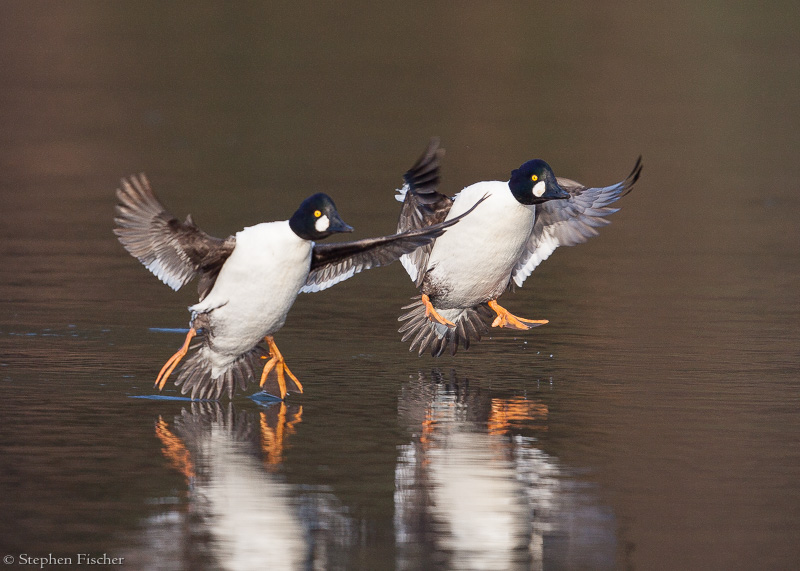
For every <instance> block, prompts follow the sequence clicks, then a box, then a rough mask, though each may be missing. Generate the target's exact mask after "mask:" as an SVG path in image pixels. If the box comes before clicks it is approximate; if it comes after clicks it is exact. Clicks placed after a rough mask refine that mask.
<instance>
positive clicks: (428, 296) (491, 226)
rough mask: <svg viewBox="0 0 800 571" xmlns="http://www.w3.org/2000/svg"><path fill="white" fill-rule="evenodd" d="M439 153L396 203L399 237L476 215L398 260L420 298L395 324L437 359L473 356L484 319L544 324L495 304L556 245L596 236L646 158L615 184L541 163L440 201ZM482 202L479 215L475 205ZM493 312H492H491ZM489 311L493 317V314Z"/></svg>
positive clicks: (433, 150)
mask: <svg viewBox="0 0 800 571" xmlns="http://www.w3.org/2000/svg"><path fill="white" fill-rule="evenodd" d="M443 154H444V150H443V149H440V148H439V141H438V139H432V140H431V143H430V145H429V146H428V149H427V150H426V151H425V153H424V154H423V155H422V156H421V157H420V158H419V160H418V161H417V162H416V163H415V164H414V166H413V167H412V168H411V169H410V170H409V171H408V172H406V174H405V176H404V182H405V184H404V185H403V188H401V189H400V190H399V191H398V195H397V196H396V197H395V198H397V200H398V201H400V202H402V203H403V206H402V209H401V212H400V220H399V222H398V225H397V230H398V232H403V231H408V230H412V229H420V228H425V227H426V226H428V225H432V224H437V223H441V222H443V221H446V220H451V219H453V218H455V217H458V216H461V215H463V214H464V213H465V212H466V211H468V210H470V209H472V208H474V209H475V211H474V212H473V213H471V214H470V215H469V216H467V217H465V218H464V220H463V221H462V222H461V223H460V224H459V225H458V226H457V227H456V228H453V229H452V230H450V231H448V232H447V233H446V234H444V235H442V236H441V237H438V238H437V239H436V240H434V241H433V242H432V243H431V244H429V245H427V246H425V247H422V248H419V249H418V250H416V251H414V252H412V253H410V254H407V255H405V256H403V257H402V258H401V262H402V264H403V267H404V268H405V269H406V271H407V272H408V274H409V276H410V277H411V279H412V280H413V281H414V283H415V285H416V286H417V288H418V289H419V291H420V294H421V295H420V296H419V298H415V299H417V301H415V302H414V303H412V304H411V305H408V306H406V307H404V308H403V309H410V311H409V312H408V313H406V314H404V315H402V316H401V317H400V318H399V320H400V321H405V322H406V323H405V324H403V326H402V327H401V328H400V332H401V333H403V334H404V335H403V338H402V339H403V341H409V340H411V347H410V349H411V350H413V349H414V348H415V347H418V348H419V354H420V355H421V354H422V353H423V352H424V351H426V350H427V349H428V348H430V350H431V354H432V355H433V356H439V355H441V354H442V353H443V352H444V350H445V349H446V348H447V346H448V345H450V352H451V354H454V353H455V352H456V350H457V349H458V346H459V345H462V346H463V347H464V349H467V348H469V344H470V341H471V340H480V338H481V335H482V334H485V333H486V332H487V331H488V328H487V327H486V324H485V323H484V321H483V319H484V318H487V317H491V316H492V315H494V320H493V321H492V327H508V328H511V329H529V328H531V327H535V326H537V325H542V324H545V323H547V320H534V319H524V318H522V317H517V316H516V315H513V314H512V313H511V312H509V311H508V310H507V309H505V308H503V307H502V306H500V304H498V302H497V298H498V297H500V295H501V294H502V293H503V292H504V291H505V290H506V289H508V288H514V287H515V286H516V287H519V286H522V284H523V283H524V282H525V279H526V278H527V277H528V276H529V275H531V273H532V272H533V270H534V269H535V268H536V266H538V265H539V264H540V263H541V262H542V261H544V260H546V259H547V258H548V257H549V256H550V254H552V253H553V251H554V250H555V249H556V248H558V247H559V246H573V245H575V244H580V243H582V242H585V241H586V240H587V239H588V238H590V237H592V236H595V235H597V230H596V228H597V227H599V226H604V225H606V224H608V223H609V221H608V220H607V219H606V218H605V217H606V216H608V215H609V214H612V213H614V212H616V211H617V210H618V209H617V208H611V207H609V205H610V204H612V203H613V202H615V201H617V200H618V199H619V198H620V197H622V196H624V195H625V194H627V193H628V192H630V190H631V189H632V188H633V185H634V183H635V182H636V181H637V180H638V178H639V175H640V174H641V171H642V158H641V157H639V159H638V160H637V161H636V165H635V166H634V168H633V171H632V172H631V174H630V175H628V177H627V178H626V179H625V180H623V181H622V182H619V183H617V184H614V185H611V186H606V187H598V188H588V187H585V186H583V185H582V184H580V183H577V182H575V181H573V180H569V179H566V178H559V177H556V176H555V175H554V174H553V170H552V169H551V168H550V166H549V165H548V164H547V163H546V162H544V161H543V160H540V159H534V160H531V161H527V162H526V163H524V164H523V165H521V166H520V167H519V168H518V169H514V170H513V171H512V172H511V177H510V179H509V180H508V181H507V182H502V181H489V182H479V183H476V184H473V185H471V186H468V187H466V188H464V189H463V190H462V191H461V192H459V193H458V194H457V195H456V196H454V197H453V198H450V197H447V196H445V195H443V194H440V193H439V192H438V190H437V187H438V183H439V162H440V160H441V157H442V156H443ZM478 200H482V203H481V204H480V205H478V206H477V207H476V202H478ZM489 310H491V311H489ZM492 312H493V313H492Z"/></svg>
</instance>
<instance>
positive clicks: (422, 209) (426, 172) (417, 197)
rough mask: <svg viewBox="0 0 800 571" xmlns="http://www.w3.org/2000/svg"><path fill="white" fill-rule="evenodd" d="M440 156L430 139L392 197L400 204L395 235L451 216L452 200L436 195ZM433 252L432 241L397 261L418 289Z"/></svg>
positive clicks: (441, 150)
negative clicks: (401, 205)
mask: <svg viewBox="0 0 800 571" xmlns="http://www.w3.org/2000/svg"><path fill="white" fill-rule="evenodd" d="M443 156H444V149H442V148H440V147H439V139H438V138H437V137H433V138H432V139H431V140H430V143H428V148H427V149H425V152H424V153H423V154H422V156H421V157H420V158H419V159H417V162H415V163H414V165H413V166H412V167H411V168H410V169H409V170H408V171H406V173H405V174H404V175H403V188H401V189H400V190H398V191H397V192H398V194H397V195H396V196H395V198H396V199H397V200H398V201H400V202H402V203H403V208H402V209H401V210H400V219H399V220H398V222H397V231H398V232H406V231H408V230H417V229H420V228H426V227H428V226H431V225H433V224H438V223H440V222H442V221H443V220H444V219H445V218H446V217H447V213H448V212H450V207H451V206H453V199H452V198H450V197H448V196H445V195H444V194H441V193H440V192H438V191H437V188H438V186H439V178H440V174H439V162H440V161H441V159H442V157H443ZM432 248H433V241H431V242H430V243H429V244H427V245H426V246H423V247H421V248H417V249H416V250H414V251H413V252H411V253H410V254H407V255H404V256H403V257H402V258H401V259H400V262H401V263H402V264H403V267H404V268H405V270H406V272H408V275H409V276H410V277H411V279H412V280H413V281H414V282H415V283H416V284H417V285H419V284H420V283H421V281H422V277H423V276H424V275H425V270H426V269H427V267H428V258H429V256H430V253H431V249H432Z"/></svg>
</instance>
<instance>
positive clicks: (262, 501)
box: [127, 371, 617, 570]
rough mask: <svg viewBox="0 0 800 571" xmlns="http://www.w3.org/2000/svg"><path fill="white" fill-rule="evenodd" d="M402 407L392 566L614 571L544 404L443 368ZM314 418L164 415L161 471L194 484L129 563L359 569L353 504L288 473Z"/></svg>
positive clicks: (188, 410)
mask: <svg viewBox="0 0 800 571" xmlns="http://www.w3.org/2000/svg"><path fill="white" fill-rule="evenodd" d="M248 404H249V403H248ZM397 407H398V418H399V422H400V424H401V426H402V428H403V429H404V431H405V433H406V435H407V436H406V437H405V438H404V440H405V442H404V443H401V444H400V445H399V446H398V447H397V456H396V459H395V464H394V484H395V486H394V491H393V496H392V497H393V503H394V517H393V526H394V531H393V535H392V536H391V537H392V539H391V540H390V541H393V542H394V546H393V547H391V546H390V545H381V546H380V550H381V551H382V552H383V553H389V552H392V553H394V564H393V565H387V567H392V566H393V567H395V568H397V569H429V568H449V569H503V570H506V569H531V568H532V569H541V568H545V567H549V566H552V565H555V566H557V567H567V568H575V567H591V568H593V569H603V568H612V567H613V566H614V557H615V550H616V544H617V542H616V536H615V533H616V522H615V518H614V517H613V515H612V514H611V512H610V510H609V509H608V508H606V507H604V506H603V505H601V504H600V503H599V502H598V500H597V499H596V497H595V493H594V489H595V487H594V486H593V485H591V483H583V484H582V483H580V478H579V477H576V475H575V473H576V471H575V470H573V469H571V468H568V467H566V466H565V465H564V464H563V463H562V462H561V461H559V459H558V458H557V457H555V456H553V455H552V454H550V453H548V452H546V451H545V450H543V449H542V446H541V444H540V441H539V438H540V437H541V436H542V435H544V434H546V433H547V431H548V414H549V411H548V405H547V404H546V403H545V402H543V401H541V400H539V399H536V398H531V397H528V396H526V395H524V394H519V393H514V394H508V393H501V392H498V391H493V390H490V389H486V388H483V387H481V386H478V384H475V383H470V381H469V380H468V379H463V378H459V377H458V375H457V374H456V373H455V372H454V371H451V372H450V373H449V374H448V375H447V378H445V377H444V376H443V375H442V374H441V373H439V372H438V371H434V372H433V373H431V374H430V375H426V374H422V373H420V374H419V375H418V377H417V378H416V379H414V380H412V381H409V382H406V383H405V384H404V385H403V386H402V389H401V391H400V392H399V398H398V403H397ZM304 422H308V419H304V415H303V407H302V406H298V405H292V404H286V403H284V402H280V403H271V404H269V405H249V406H245V405H241V404H238V403H237V404H234V403H233V402H228V403H226V404H224V405H223V404H220V403H211V402H192V403H188V404H187V405H186V406H185V407H184V408H183V409H182V410H181V411H180V413H179V414H177V415H175V417H174V418H172V419H168V418H165V417H164V416H163V415H158V416H157V417H156V418H155V423H154V424H155V429H154V434H155V438H156V439H157V441H158V443H159V446H160V449H161V453H162V455H163V457H164V460H165V462H164V469H165V470H167V471H169V470H174V471H177V472H178V473H180V474H181V475H182V476H183V486H185V488H184V489H183V490H181V491H178V492H177V493H174V494H173V495H172V496H164V497H159V498H155V499H153V500H152V503H153V505H155V506H158V507H159V508H161V509H160V511H158V512H157V513H156V514H155V515H153V516H151V517H150V518H148V519H147V520H146V521H145V522H143V528H144V531H143V532H142V535H141V537H140V544H142V547H141V548H140V549H139V550H137V551H136V552H135V553H132V554H129V555H128V559H127V561H129V562H130V563H131V564H132V565H135V566H136V567H145V568H146V567H156V568H164V567H165V566H167V567H170V566H171V567H174V568H223V569H237V570H238V569H263V568H264V565H265V562H269V568H274V569H309V568H314V569H349V568H353V565H356V566H358V562H359V561H361V557H362V556H363V553H364V549H365V547H367V545H368V544H369V543H370V541H373V540H371V539H370V537H371V536H370V534H369V533H368V532H367V531H366V530H365V529H363V526H364V523H365V522H364V520H363V519H361V518H360V517H359V516H356V515H354V514H355V512H354V510H353V508H354V506H351V505H346V503H345V502H342V500H341V499H340V497H339V495H338V492H334V491H333V488H331V487H329V486H326V485H322V484H316V483H314V478H313V476H312V477H309V476H308V475H306V476H305V477H303V478H301V479H300V480H299V481H296V480H294V479H290V478H289V477H288V476H287V474H288V472H287V470H286V466H285V465H286V463H287V462H289V461H290V458H291V454H290V450H291V448H292V443H293V441H294V440H298V441H299V439H300V436H301V435H300V428H301V424H302V423H304ZM341 429H342V430H343V431H345V432H346V431H347V425H346V423H345V425H343V426H342V427H341ZM331 445H334V446H335V444H334V443H333V442H332V443H331ZM345 453H350V454H354V453H355V452H354V451H353V450H347V451H345ZM312 461H313V460H312ZM319 467H320V466H318V467H317V469H318V468H319ZM312 468H313V467H312ZM313 472H314V470H313V469H312V470H311V472H309V474H313ZM351 478H352V479H353V481H358V479H359V474H352V476H351ZM373 547H375V546H373Z"/></svg>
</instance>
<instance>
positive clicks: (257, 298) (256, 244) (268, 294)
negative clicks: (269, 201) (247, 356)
mask: <svg viewBox="0 0 800 571" xmlns="http://www.w3.org/2000/svg"><path fill="white" fill-rule="evenodd" d="M312 244H313V243H312V242H310V241H308V240H303V239H302V238H300V237H298V236H297V235H296V234H295V233H294V232H292V230H291V228H289V222H288V221H282V222H266V223H264V224H258V225H256V226H251V227H249V228H245V229H244V230H242V231H241V232H238V233H237V234H236V247H235V248H234V250H233V252H232V253H231V255H230V257H229V258H228V260H227V261H226V262H225V265H224V266H223V267H222V270H221V271H220V273H219V276H218V277H217V281H216V283H215V284H214V288H213V289H212V290H211V292H210V293H209V294H208V297H206V298H205V299H204V300H203V301H201V302H200V303H198V304H196V305H193V306H192V307H190V308H189V310H190V311H193V312H198V313H208V312H210V317H211V325H212V327H213V329H214V344H213V350H214V356H213V358H211V359H210V360H211V363H212V372H211V375H212V377H214V378H217V377H218V376H219V375H220V374H222V373H223V372H224V371H225V370H226V369H227V367H228V365H230V363H231V362H233V360H234V359H235V358H236V357H237V356H239V355H240V354H242V353H244V352H245V351H248V350H250V349H251V348H252V347H253V346H254V345H255V344H256V343H258V342H259V341H260V340H261V339H263V338H264V336H266V335H270V334H272V333H274V332H275V331H277V330H278V329H280V328H281V327H282V326H283V323H284V321H286V315H287V314H288V313H289V309H290V308H291V307H292V304H293V303H294V300H295V298H296V297H297V294H298V293H299V291H300V287H301V286H302V285H303V284H304V283H305V280H306V277H307V276H308V271H309V267H310V263H311V248H312Z"/></svg>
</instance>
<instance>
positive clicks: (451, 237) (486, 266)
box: [426, 181, 535, 308]
mask: <svg viewBox="0 0 800 571" xmlns="http://www.w3.org/2000/svg"><path fill="white" fill-rule="evenodd" d="M484 195H487V198H486V200H484V201H483V202H482V203H481V204H480V205H478V207H477V208H476V209H475V210H474V211H473V212H472V213H470V214H469V215H467V216H466V217H465V218H464V219H463V220H461V221H460V222H459V223H458V224H456V225H455V226H453V227H452V228H450V229H448V231H447V232H445V233H444V234H443V235H442V236H440V237H439V238H437V239H436V242H435V243H434V246H433V249H432V250H431V255H430V259H429V260H428V268H430V270H429V274H428V275H429V279H430V281H431V282H432V283H433V284H435V285H437V286H439V287H440V288H441V289H442V290H443V291H447V292H448V294H447V295H446V296H445V297H446V299H444V300H443V303H442V305H441V308H447V307H472V306H474V305H477V304H479V303H482V302H484V301H486V300H487V299H491V298H493V297H497V296H499V295H500V294H501V293H502V292H503V291H504V290H505V288H506V285H507V284H508V280H509V278H510V277H511V271H512V270H513V269H514V266H515V265H516V263H517V261H518V260H519V258H520V256H521V255H522V253H523V252H524V251H525V245H526V244H527V242H528V240H529V239H530V236H531V232H532V230H533V222H534V217H535V207H534V206H525V205H522V204H520V203H519V202H517V201H516V200H515V199H514V196H513V195H512V194H511V192H510V191H509V189H508V183H505V182H497V181H493V182H479V183H477V184H473V185H472V186H468V187H467V188H465V189H464V190H462V191H461V192H460V193H459V194H458V195H457V196H456V199H455V202H454V203H453V207H452V208H451V209H450V212H449V213H448V215H447V219H448V220H449V219H452V218H453V217H455V216H458V215H459V214H462V213H463V212H466V211H467V210H468V209H469V208H471V207H472V206H473V205H474V204H475V203H476V202H477V201H478V200H480V198H481V197H483V196H484ZM426 279H428V278H426Z"/></svg>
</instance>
